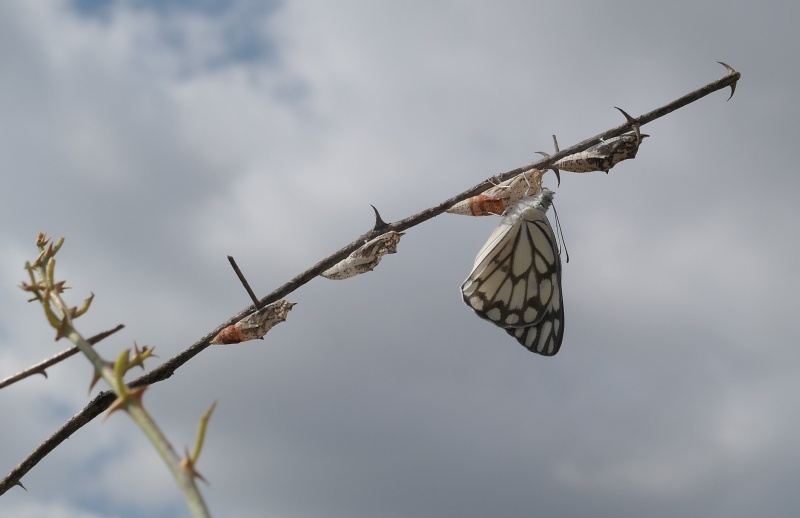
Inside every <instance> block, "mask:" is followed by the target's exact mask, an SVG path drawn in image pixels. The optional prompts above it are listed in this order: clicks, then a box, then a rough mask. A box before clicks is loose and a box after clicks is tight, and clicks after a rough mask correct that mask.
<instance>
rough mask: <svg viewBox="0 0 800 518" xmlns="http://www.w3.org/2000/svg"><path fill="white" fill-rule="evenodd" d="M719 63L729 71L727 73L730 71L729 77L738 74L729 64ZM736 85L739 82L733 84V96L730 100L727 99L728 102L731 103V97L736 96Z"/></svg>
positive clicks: (729, 97)
mask: <svg viewBox="0 0 800 518" xmlns="http://www.w3.org/2000/svg"><path fill="white" fill-rule="evenodd" d="M717 63H719V64H720V65H722V66H723V67H725V70H727V71H728V75H729V76H730V75H733V74H735V73H736V70H734V69H733V67H732V66H730V65H729V64H727V63H723V62H722V61H717ZM736 83H738V80H737V81H734V82H733V83H731V95H730V96H728V99H727V101H730V100H731V97H733V94H734V92H736Z"/></svg>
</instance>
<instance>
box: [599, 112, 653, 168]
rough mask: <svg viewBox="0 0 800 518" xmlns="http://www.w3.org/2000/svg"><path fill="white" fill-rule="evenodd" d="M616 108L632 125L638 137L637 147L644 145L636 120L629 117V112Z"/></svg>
mask: <svg viewBox="0 0 800 518" xmlns="http://www.w3.org/2000/svg"><path fill="white" fill-rule="evenodd" d="M614 108H616V109H618V110H619V111H620V112H622V115H624V116H625V119H626V120H627V121H628V124H630V125H631V129H633V134H634V135H636V147H639V144H641V143H642V138H643V137H642V132H641V131H640V129H639V122H638V121H637V120H636V119H634V118H633V117H631V116H630V115H628V112H626V111H625V110H623V109H622V108H620V107H618V106H614ZM644 136H645V137H649V136H650V135H644ZM606 172H608V171H606Z"/></svg>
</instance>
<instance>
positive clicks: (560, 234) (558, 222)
mask: <svg viewBox="0 0 800 518" xmlns="http://www.w3.org/2000/svg"><path fill="white" fill-rule="evenodd" d="M553 214H555V216H556V232H557V233H558V237H559V240H558V241H559V247H558V255H561V246H562V245H563V246H564V256H565V259H566V260H565V261H564V262H566V263H568V262H569V250H567V242H566V241H565V240H564V231H563V230H562V229H561V220H559V219H558V211H557V210H556V204H555V203H553Z"/></svg>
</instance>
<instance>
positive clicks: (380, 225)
mask: <svg viewBox="0 0 800 518" xmlns="http://www.w3.org/2000/svg"><path fill="white" fill-rule="evenodd" d="M370 207H372V210H373V211H375V226H374V227H372V229H373V230H380V229H382V228H383V227H385V226H386V225H387V223H386V222H385V221H383V218H381V214H380V212H378V209H376V208H375V205H370Z"/></svg>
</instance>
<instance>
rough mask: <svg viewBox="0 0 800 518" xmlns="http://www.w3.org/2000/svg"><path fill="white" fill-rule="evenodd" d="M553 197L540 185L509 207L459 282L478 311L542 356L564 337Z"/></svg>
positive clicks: (555, 347) (555, 349)
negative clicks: (551, 216) (551, 217)
mask: <svg viewBox="0 0 800 518" xmlns="http://www.w3.org/2000/svg"><path fill="white" fill-rule="evenodd" d="M552 200H553V192H552V191H550V190H549V189H546V188H544V189H542V191H541V192H539V193H537V194H535V195H533V196H529V197H527V198H524V199H522V200H520V201H519V202H517V203H516V204H515V205H512V206H510V207H509V208H508V209H507V210H506V212H505V213H504V215H503V219H502V220H501V222H500V224H499V225H498V226H497V228H496V229H495V230H494V232H493V233H492V235H491V236H489V239H488V241H487V242H486V244H485V245H483V248H481V250H480V252H478V256H477V257H476V259H475V264H474V266H473V268H472V271H471V272H470V274H469V276H468V277H467V279H466V280H465V281H464V283H463V284H462V285H461V294H462V297H463V299H464V302H465V303H466V304H467V305H468V306H470V307H471V308H472V309H473V310H474V311H475V313H477V314H478V316H480V317H481V318H484V319H486V320H489V321H490V322H492V323H493V324H495V325H497V326H499V327H501V328H503V329H505V330H506V331H507V332H508V333H509V334H510V335H512V336H514V337H515V338H516V339H517V340H518V341H519V342H520V343H521V344H522V345H524V346H525V347H527V348H528V349H530V350H531V351H532V352H535V353H538V354H542V355H545V356H552V355H554V354H556V353H557V352H558V350H559V348H560V347H561V340H562V338H563V336H564V305H563V300H562V294H561V258H560V257H559V255H558V249H557V245H556V239H555V234H554V233H553V229H552V227H551V226H550V222H549V221H548V220H547V216H546V212H547V209H548V208H549V207H550V205H551V204H552Z"/></svg>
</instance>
